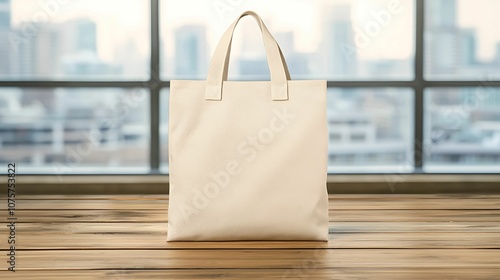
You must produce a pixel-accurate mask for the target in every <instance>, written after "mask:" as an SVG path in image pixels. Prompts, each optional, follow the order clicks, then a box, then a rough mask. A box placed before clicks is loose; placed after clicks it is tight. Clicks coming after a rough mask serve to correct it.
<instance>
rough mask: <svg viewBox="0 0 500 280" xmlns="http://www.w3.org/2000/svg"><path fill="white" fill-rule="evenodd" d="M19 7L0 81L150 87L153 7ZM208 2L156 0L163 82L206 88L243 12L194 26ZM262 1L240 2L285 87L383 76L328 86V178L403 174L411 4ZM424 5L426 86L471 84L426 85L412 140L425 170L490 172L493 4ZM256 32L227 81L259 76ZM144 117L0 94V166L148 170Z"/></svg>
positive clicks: (112, 98) (103, 99)
mask: <svg viewBox="0 0 500 280" xmlns="http://www.w3.org/2000/svg"><path fill="white" fill-rule="evenodd" d="M26 1H29V0H0V38H1V40H0V80H6V81H23V80H40V81H52V80H69V81H75V80H76V81H79V80H85V81H102V80H112V81H129V80H134V81H137V80H139V81H142V80H147V79H149V75H150V73H149V72H150V71H149V65H150V56H149V53H148V49H149V48H150V46H151V42H150V40H151V38H150V35H149V34H150V29H149V28H150V26H149V22H150V18H149V10H148V9H149V1H147V0H132V1H129V2H126V3H125V2H117V1H116V0H103V1H100V2H96V1H90V0H89V1H83V0H75V1H67V4H58V5H59V6H57V7H55V6H49V8H47V6H44V5H42V4H40V3H41V2H40V3H39V2H35V1H32V2H30V3H31V4H29V3H28V5H32V6H34V7H35V8H34V9H31V10H24V9H25V8H23V7H25V6H26ZM206 2H207V1H205V2H203V1H201V0H189V1H185V2H183V3H182V4H179V2H176V1H173V0H162V1H160V4H161V10H160V20H161V23H160V46H161V49H160V51H161V52H160V54H161V61H160V62H161V63H160V69H161V77H162V78H163V79H164V80H170V79H204V78H205V76H206V73H207V69H208V65H209V62H210V56H211V54H212V51H213V49H214V48H215V46H216V44H217V42H218V39H219V37H220V35H221V33H222V32H223V31H224V29H225V28H226V27H227V26H228V24H229V22H230V21H232V20H233V18H234V17H236V15H237V14H238V12H236V11H234V13H233V12H230V11H231V10H228V9H231V8H232V9H234V10H239V9H241V10H246V9H245V7H244V4H241V5H242V6H241V7H230V6H227V7H226V14H222V12H221V11H223V10H217V8H216V5H212V4H213V3H215V2H213V3H212V2H211V1H208V2H211V3H209V5H208V6H206V7H207V9H209V11H210V12H208V13H205V14H207V15H206V16H205V17H203V16H199V15H196V14H194V15H190V11H191V10H190V9H187V8H186V7H190V6H192V5H198V6H200V7H205V6H203V5H207V4H206ZM268 2H269V1H261V0H256V1H255V2H254V3H252V4H248V5H253V6H250V7H251V8H252V9H254V10H257V11H258V12H259V13H261V14H262V15H263V17H264V19H265V21H266V22H267V23H268V26H269V28H270V29H271V30H272V32H273V34H274V35H275V38H276V39H277V40H278V42H279V43H280V46H281V47H282V49H283V52H284V55H285V57H286V59H287V63H288V66H289V68H290V72H291V75H292V78H294V79H295V78H298V79H328V80H331V81H336V80H352V81H358V80H359V81H362V80H368V81H370V80H382V81H388V86H387V87H379V88H348V89H346V88H336V87H332V88H329V91H328V97H329V98H328V110H329V111H328V123H329V137H330V146H329V160H330V164H329V165H330V166H329V171H330V172H356V173H363V172H381V173H384V172H412V171H413V147H414V136H413V131H414V126H415V120H414V119H413V116H414V111H413V110H414V92H413V90H412V88H409V87H408V88H405V87H391V86H390V81H407V80H412V79H413V78H414V53H415V49H414V37H415V32H416V31H415V25H414V21H415V12H416V11H415V8H414V7H415V3H414V1H411V0H399V1H397V0H387V1H386V0H370V1H366V0H355V1H345V0H335V1H326V0H325V1H320V0H317V1H310V2H307V4H304V3H303V2H304V1H302V3H299V2H300V1H288V2H286V4H285V1H270V2H269V3H268ZM470 2H474V6H473V7H475V8H474V9H472V10H471V9H470ZM270 3H273V4H270ZM425 3H426V10H425V11H424V12H425V31H424V54H425V57H424V77H425V79H427V80H477V81H478V83H477V87H463V88H460V87H440V88H427V89H426V90H425V103H424V116H425V118H424V120H423V122H424V123H423V124H424V143H418V144H419V145H423V147H424V160H425V161H424V170H425V171H431V172H432V171H436V172H499V171H500V90H499V89H498V88H488V87H485V86H484V85H482V84H481V82H482V81H490V80H495V79H496V80H498V79H499V78H500V34H499V33H498V32H497V31H496V29H495V28H493V27H485V25H484V24H480V21H481V20H489V19H490V18H491V20H493V17H494V15H493V13H488V12H487V11H488V10H491V9H494V8H495V7H496V8H498V9H497V11H498V10H499V9H500V3H497V2H496V1H494V0H479V1H472V0H432V1H429V0H427V1H426V2H425ZM127 5H129V7H128V8H124V9H123V10H121V9H119V8H116V9H113V8H114V7H117V6H120V7H121V6H127ZM226 5H229V4H226ZM275 5H289V6H290V7H292V8H291V10H292V9H293V11H291V13H290V14H286V13H280V14H279V15H278V14H276V13H275V12H274V11H275V10H274V9H273V8H274V6H275ZM304 5H306V6H304ZM201 10H202V11H203V9H201ZM482 12H484V13H482ZM114 13H121V14H120V16H115V15H114ZM294 13H295V14H294ZM467 14H469V16H468V17H467ZM478 14H483V16H484V17H486V18H485V19H481V18H479V17H478V16H477V15H478ZM299 15H303V20H304V21H305V22H306V23H303V25H304V26H301V23H300V22H299V23H297V24H292V23H290V24H281V26H280V22H292V21H299V20H300V19H301V18H300V17H299ZM471 16H472V17H475V18H476V19H477V22H478V23H477V24H476V23H475V22H471V21H470V20H469V18H470V17H471ZM119 17H123V18H122V19H120V18H119ZM488 17H490V18H488ZM127 18H134V19H133V20H131V21H133V22H134V24H130V25H128V26H123V24H121V21H124V20H125V21H126V19H127ZM499 23H500V22H499ZM117 27H122V29H123V28H125V30H121V31H120V32H118V31H117ZM310 30H314V31H310ZM257 31H258V28H257V26H256V25H255V23H253V22H251V21H250V20H248V21H247V20H246V19H245V22H242V25H241V30H239V31H237V34H236V39H235V43H234V44H233V51H232V58H231V65H230V73H231V74H230V78H232V79H252V80H253V79H259V80H265V79H268V77H269V74H268V70H267V61H266V57H265V53H264V49H263V46H262V42H261V38H260V34H259V33H258V32H257ZM243 34H244V36H242V35H243ZM485 38H487V39H485ZM485 45H486V46H485ZM168 94H169V92H168V88H165V89H163V90H162V92H161V104H160V112H161V122H160V134H161V135H160V137H161V139H160V142H161V159H162V171H164V172H168V151H167V143H168ZM149 112H150V109H149V96H148V91H147V90H146V89H140V88H133V89H124V88H99V87H87V88H64V87H59V88H50V87H44V88H29V87H25V88H22V87H0V162H1V163H7V162H18V163H19V164H20V166H21V167H22V168H23V169H20V170H21V172H23V170H24V172H27V173H38V172H40V173H47V172H50V173H53V172H56V173H57V172H59V173H60V174H65V173H79V172H89V173H93V172H104V173H107V172H117V173H119V172H147V171H148V170H149V140H150V121H149V114H150V113H149Z"/></svg>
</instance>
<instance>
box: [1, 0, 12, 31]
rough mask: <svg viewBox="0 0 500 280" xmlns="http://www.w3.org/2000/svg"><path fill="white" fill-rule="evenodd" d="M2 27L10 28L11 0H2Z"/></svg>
mask: <svg viewBox="0 0 500 280" xmlns="http://www.w3.org/2000/svg"><path fill="white" fill-rule="evenodd" d="M0 29H10V0H0Z"/></svg>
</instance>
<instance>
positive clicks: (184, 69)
mask: <svg viewBox="0 0 500 280" xmlns="http://www.w3.org/2000/svg"><path fill="white" fill-rule="evenodd" d="M174 57H175V67H174V69H175V75H177V76H196V77H201V76H202V75H203V74H204V73H205V72H206V71H207V66H208V64H207V59H208V56H207V38H206V30H205V27H204V26H203V25H186V26H182V27H180V28H178V29H177V30H176V31H175V56H174Z"/></svg>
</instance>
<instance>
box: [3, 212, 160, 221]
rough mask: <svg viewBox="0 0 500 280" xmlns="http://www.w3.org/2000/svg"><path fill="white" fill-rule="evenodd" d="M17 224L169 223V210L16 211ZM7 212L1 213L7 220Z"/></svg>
mask: <svg viewBox="0 0 500 280" xmlns="http://www.w3.org/2000/svg"><path fill="white" fill-rule="evenodd" d="M16 217H17V223H36V222H43V223H58V222H59V223H60V222H79V223H81V222H114V223H120V222H145V221H147V222H149V223H165V222H167V210H133V209H132V210H113V209H111V210H85V211H82V210H16ZM6 218H7V211H1V212H0V219H2V220H4V221H5V220H6Z"/></svg>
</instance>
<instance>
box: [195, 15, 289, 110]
mask: <svg viewBox="0 0 500 280" xmlns="http://www.w3.org/2000/svg"><path fill="white" fill-rule="evenodd" d="M245 16H252V17H253V18H254V19H255V20H256V21H257V23H258V24H259V27H260V30H261V33H262V38H263V40H264V45H265V48H266V55H267V60H268V64H269V72H270V73H271V95H272V99H273V100H288V80H290V74H289V72H288V67H287V65H286V62H285V58H284V56H283V53H282V51H281V49H280V47H279V45H278V43H277V42H276V40H275V39H274V38H273V36H272V35H271V32H269V30H268V29H267V27H266V25H265V24H264V22H263V21H262V19H261V18H260V17H259V15H257V14H256V13H255V12H252V11H246V12H244V13H243V14H241V16H239V17H238V19H236V21H234V22H233V24H231V25H230V26H229V28H228V29H227V30H226V32H225V33H224V34H223V35H222V38H221V39H220V41H219V44H218V45H217V48H216V49H215V52H214V55H213V57H212V62H211V63H210V68H209V70H208V76H207V84H206V92H205V99H206V100H222V88H223V86H222V84H223V82H224V81H227V72H228V68H229V57H230V53H231V43H232V41H233V34H234V29H235V28H236V25H237V24H238V22H239V21H240V19H242V18H243V17H245Z"/></svg>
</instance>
